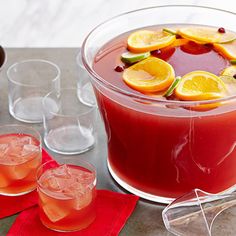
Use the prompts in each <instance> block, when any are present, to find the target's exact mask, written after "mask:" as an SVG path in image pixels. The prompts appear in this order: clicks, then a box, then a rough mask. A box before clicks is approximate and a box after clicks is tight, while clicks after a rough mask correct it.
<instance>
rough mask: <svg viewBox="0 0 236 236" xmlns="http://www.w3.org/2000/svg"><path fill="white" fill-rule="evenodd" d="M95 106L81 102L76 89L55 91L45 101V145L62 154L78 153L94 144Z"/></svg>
mask: <svg viewBox="0 0 236 236" xmlns="http://www.w3.org/2000/svg"><path fill="white" fill-rule="evenodd" d="M96 110H97V109H96V107H95V106H89V105H86V104H84V103H83V102H81V101H80V99H79V96H78V93H77V89H76V88H72V89H61V90H59V91H52V92H50V93H49V94H47V95H46V96H45V97H44V99H43V111H44V117H43V122H44V142H45V144H46V145H47V147H48V148H49V149H51V150H52V151H54V152H57V153H61V154H78V153H82V152H85V151H87V150H89V149H91V148H92V147H93V146H94V143H95V137H94V133H95V128H94V127H95V121H96Z"/></svg>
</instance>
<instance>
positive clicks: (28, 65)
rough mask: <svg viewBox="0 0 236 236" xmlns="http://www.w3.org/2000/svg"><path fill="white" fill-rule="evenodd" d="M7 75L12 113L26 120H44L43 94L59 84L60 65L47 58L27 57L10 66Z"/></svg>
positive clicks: (31, 121)
mask: <svg viewBox="0 0 236 236" xmlns="http://www.w3.org/2000/svg"><path fill="white" fill-rule="evenodd" d="M7 76H8V88H9V93H8V98H9V112H10V114H11V115H12V116H13V117H14V118H15V119H17V120H20V121H23V122H27V123H40V122H42V120H43V113H42V98H43V97H44V96H45V95H46V94H47V93H48V92H50V91H51V90H58V89H59V88H60V69H59V67H58V66H57V65H56V64H54V63H52V62H50V61H46V60H40V59H32V60H25V61H21V62H17V63H15V64H13V65H12V66H10V67H9V69H8V70H7Z"/></svg>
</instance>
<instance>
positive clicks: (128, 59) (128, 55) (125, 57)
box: [121, 52, 151, 64]
mask: <svg viewBox="0 0 236 236" xmlns="http://www.w3.org/2000/svg"><path fill="white" fill-rule="evenodd" d="M150 55H151V54H150V52H143V53H132V52H124V53H122V55H121V60H122V61H123V62H125V63H128V64H133V63H135V62H138V61H141V60H143V59H146V58H148V57H150Z"/></svg>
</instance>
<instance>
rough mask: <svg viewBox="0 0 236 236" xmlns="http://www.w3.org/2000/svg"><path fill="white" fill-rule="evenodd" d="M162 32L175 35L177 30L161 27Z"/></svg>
mask: <svg viewBox="0 0 236 236" xmlns="http://www.w3.org/2000/svg"><path fill="white" fill-rule="evenodd" d="M163 31H164V32H167V33H169V34H172V35H176V34H177V31H176V30H174V29H170V28H164V29H163Z"/></svg>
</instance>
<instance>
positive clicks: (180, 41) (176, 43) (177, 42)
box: [170, 39, 189, 47]
mask: <svg viewBox="0 0 236 236" xmlns="http://www.w3.org/2000/svg"><path fill="white" fill-rule="evenodd" d="M188 43H189V40H188V39H176V40H175V41H174V42H173V43H172V44H171V45H170V47H180V46H183V45H185V44H188Z"/></svg>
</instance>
